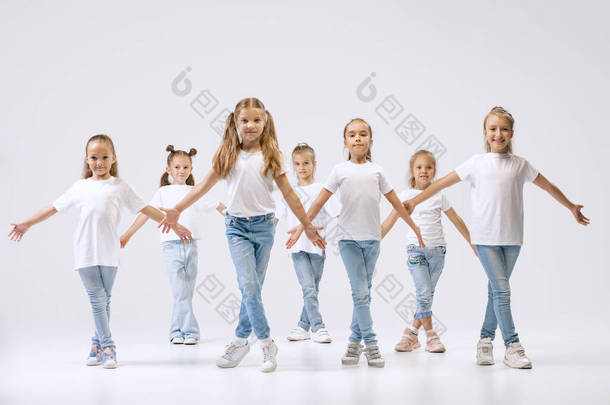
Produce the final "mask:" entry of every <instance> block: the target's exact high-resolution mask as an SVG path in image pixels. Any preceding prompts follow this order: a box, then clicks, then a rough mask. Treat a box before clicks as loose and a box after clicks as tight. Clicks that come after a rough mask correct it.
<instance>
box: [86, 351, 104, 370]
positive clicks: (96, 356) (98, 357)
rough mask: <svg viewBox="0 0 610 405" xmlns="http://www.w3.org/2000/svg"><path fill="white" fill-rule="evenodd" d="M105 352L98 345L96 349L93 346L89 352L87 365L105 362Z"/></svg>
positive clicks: (97, 364)
mask: <svg viewBox="0 0 610 405" xmlns="http://www.w3.org/2000/svg"><path fill="white" fill-rule="evenodd" d="M103 361H104V360H103V354H102V349H101V348H99V347H96V348H95V349H93V348H91V351H90V352H89V357H87V365H88V366H99V365H100V364H102V362H103Z"/></svg>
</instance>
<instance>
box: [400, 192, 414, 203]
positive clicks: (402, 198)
mask: <svg viewBox="0 0 610 405" xmlns="http://www.w3.org/2000/svg"><path fill="white" fill-rule="evenodd" d="M410 198H411V196H410V195H409V190H402V191H401V192H400V193H399V194H398V199H399V200H400V201H405V200H408V199H410Z"/></svg>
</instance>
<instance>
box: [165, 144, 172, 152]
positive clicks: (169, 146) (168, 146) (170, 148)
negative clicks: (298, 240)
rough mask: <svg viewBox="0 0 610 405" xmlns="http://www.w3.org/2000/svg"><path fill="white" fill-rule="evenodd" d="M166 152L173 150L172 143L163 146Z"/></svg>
mask: <svg viewBox="0 0 610 405" xmlns="http://www.w3.org/2000/svg"><path fill="white" fill-rule="evenodd" d="M165 151H166V152H173V151H174V145H167V148H165Z"/></svg>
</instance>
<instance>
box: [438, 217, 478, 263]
mask: <svg viewBox="0 0 610 405" xmlns="http://www.w3.org/2000/svg"><path fill="white" fill-rule="evenodd" d="M445 215H447V218H449V220H450V221H451V222H453V225H454V226H455V228H456V229H457V230H458V232H459V233H461V234H462V236H463V237H464V239H466V242H468V244H469V245H470V248H471V249H472V251H473V252H474V254H475V256H478V255H477V250H476V249H475V248H474V246H473V245H472V243H471V242H470V231H468V227H467V226H466V224H465V223H464V220H463V219H462V217H460V216H459V215H458V214H457V212H455V210H454V209H453V208H449V209H448V210H447V211H445Z"/></svg>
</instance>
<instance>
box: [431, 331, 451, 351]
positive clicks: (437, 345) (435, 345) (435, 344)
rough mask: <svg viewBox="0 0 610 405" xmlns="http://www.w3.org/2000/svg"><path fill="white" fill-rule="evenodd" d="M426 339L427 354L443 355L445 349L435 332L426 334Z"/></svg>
mask: <svg viewBox="0 0 610 405" xmlns="http://www.w3.org/2000/svg"><path fill="white" fill-rule="evenodd" d="M426 338H427V340H426V351H427V352H428V353H445V350H447V349H446V348H445V345H444V344H443V342H441V339H440V338H439V337H438V335H437V334H436V332H432V333H428V334H427V337H426Z"/></svg>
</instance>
